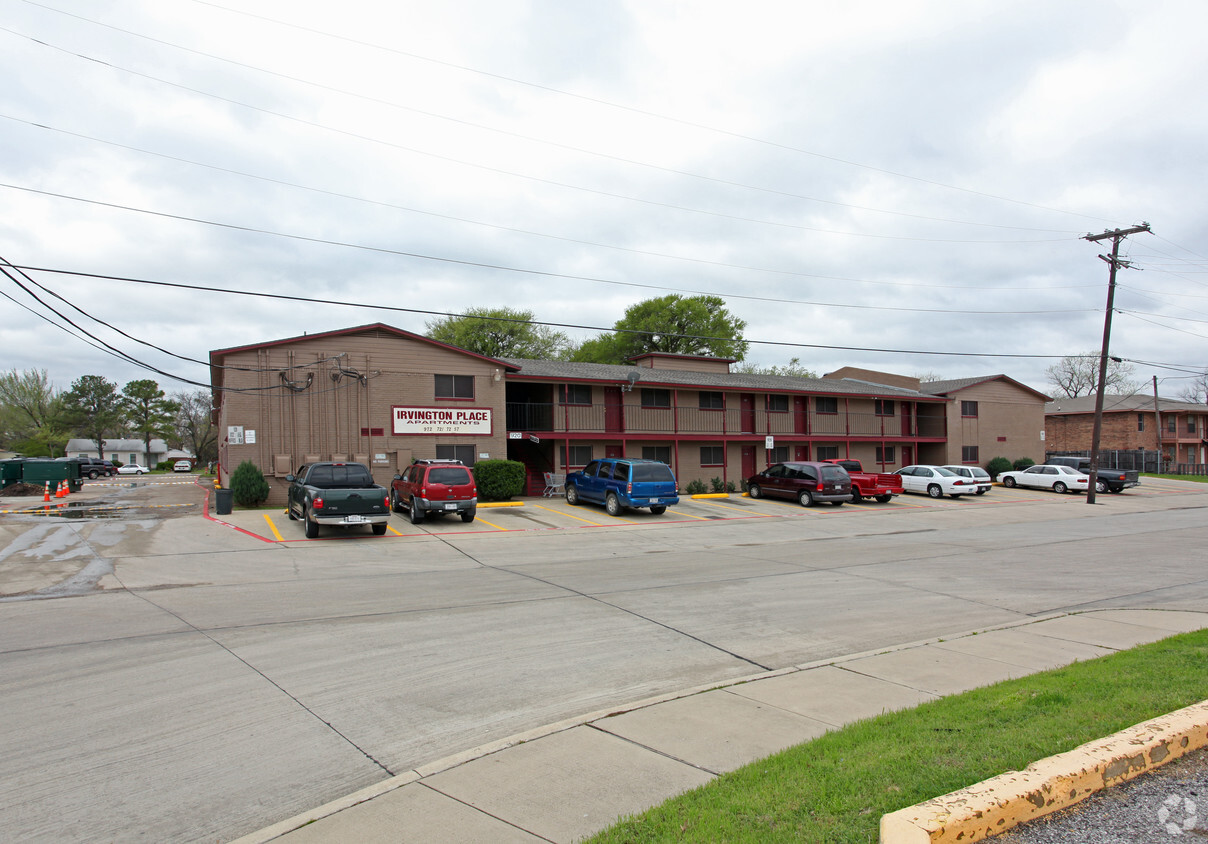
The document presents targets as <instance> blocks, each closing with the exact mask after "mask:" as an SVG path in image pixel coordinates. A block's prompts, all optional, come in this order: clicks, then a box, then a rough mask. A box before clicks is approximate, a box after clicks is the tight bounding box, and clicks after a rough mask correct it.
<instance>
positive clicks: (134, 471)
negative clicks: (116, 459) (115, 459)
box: [117, 463, 151, 475]
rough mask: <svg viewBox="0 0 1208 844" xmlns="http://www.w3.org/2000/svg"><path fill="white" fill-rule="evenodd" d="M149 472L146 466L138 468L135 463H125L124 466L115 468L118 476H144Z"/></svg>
mask: <svg viewBox="0 0 1208 844" xmlns="http://www.w3.org/2000/svg"><path fill="white" fill-rule="evenodd" d="M150 471H151V470H150V469H148V468H147V467H146V466H140V465H138V464H137V463H127V464H126V465H125V466H118V467H117V473H118V474H119V475H145V474H147V473H148V472H150Z"/></svg>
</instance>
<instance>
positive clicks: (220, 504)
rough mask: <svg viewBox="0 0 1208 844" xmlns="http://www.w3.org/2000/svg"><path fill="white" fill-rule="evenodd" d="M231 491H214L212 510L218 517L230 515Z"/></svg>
mask: <svg viewBox="0 0 1208 844" xmlns="http://www.w3.org/2000/svg"><path fill="white" fill-rule="evenodd" d="M231 501H232V499H231V491H230V490H229V489H221V488H219V489H215V490H214V509H215V511H216V512H217V513H218V515H220V516H229V515H230V514H231Z"/></svg>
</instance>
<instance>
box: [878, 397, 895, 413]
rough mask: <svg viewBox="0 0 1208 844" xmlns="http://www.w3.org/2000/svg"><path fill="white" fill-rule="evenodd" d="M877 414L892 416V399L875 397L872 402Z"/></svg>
mask: <svg viewBox="0 0 1208 844" xmlns="http://www.w3.org/2000/svg"><path fill="white" fill-rule="evenodd" d="M874 406H875V410H876V414H877V416H893V401H892V400H891V399H877V400H876V401H875V402H874Z"/></svg>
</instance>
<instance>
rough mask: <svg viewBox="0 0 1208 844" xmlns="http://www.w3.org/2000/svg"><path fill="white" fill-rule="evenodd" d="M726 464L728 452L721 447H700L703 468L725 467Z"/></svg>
mask: <svg viewBox="0 0 1208 844" xmlns="http://www.w3.org/2000/svg"><path fill="white" fill-rule="evenodd" d="M725 463H726V450H725V448H724V447H722V446H720V445H702V446H701V447H700V465H702V466H724V465H725Z"/></svg>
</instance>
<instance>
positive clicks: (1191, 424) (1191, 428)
mask: <svg viewBox="0 0 1208 844" xmlns="http://www.w3.org/2000/svg"><path fill="white" fill-rule="evenodd" d="M1187 433H1189V434H1194V433H1195V417H1194V416H1188V417H1187Z"/></svg>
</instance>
